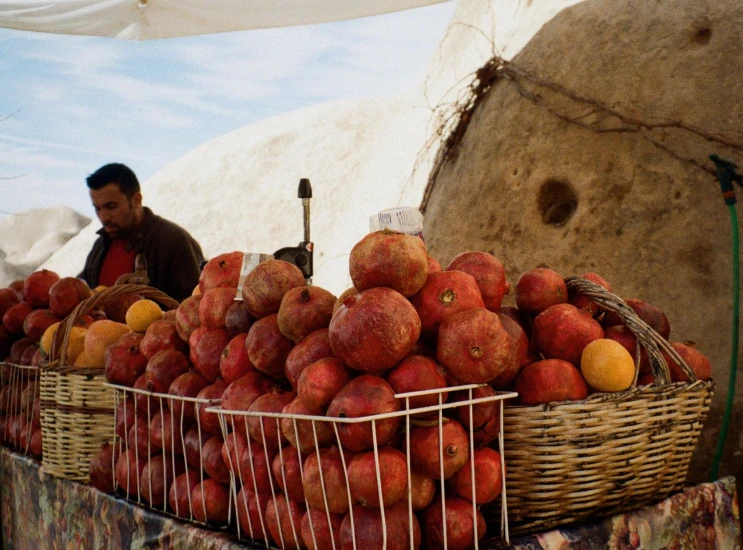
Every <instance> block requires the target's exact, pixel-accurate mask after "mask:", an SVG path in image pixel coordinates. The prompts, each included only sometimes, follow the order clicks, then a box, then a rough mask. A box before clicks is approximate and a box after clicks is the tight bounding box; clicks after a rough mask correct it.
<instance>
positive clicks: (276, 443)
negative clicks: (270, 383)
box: [247, 391, 296, 449]
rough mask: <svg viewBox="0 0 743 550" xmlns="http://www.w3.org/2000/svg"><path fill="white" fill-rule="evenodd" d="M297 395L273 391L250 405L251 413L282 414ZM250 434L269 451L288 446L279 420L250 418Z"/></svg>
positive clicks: (261, 417)
mask: <svg viewBox="0 0 743 550" xmlns="http://www.w3.org/2000/svg"><path fill="white" fill-rule="evenodd" d="M295 397H296V394H295V393H293V392H282V391H271V392H269V393H265V394H263V395H261V396H260V397H258V398H257V399H256V400H255V401H253V403H252V404H251V405H250V407H249V408H248V410H249V411H250V412H261V413H280V412H282V411H283V409H284V407H286V406H287V405H288V404H289V403H291V402H292V401H293V400H294V398H295ZM247 418H248V433H249V434H250V437H252V438H253V440H254V441H258V442H259V443H261V444H262V445H265V446H266V448H268V449H278V448H279V447H282V446H284V445H285V444H286V442H287V439H286V437H285V436H284V434H283V432H282V431H281V426H280V421H279V419H278V418H271V417H263V416H260V417H259V416H248V417H247Z"/></svg>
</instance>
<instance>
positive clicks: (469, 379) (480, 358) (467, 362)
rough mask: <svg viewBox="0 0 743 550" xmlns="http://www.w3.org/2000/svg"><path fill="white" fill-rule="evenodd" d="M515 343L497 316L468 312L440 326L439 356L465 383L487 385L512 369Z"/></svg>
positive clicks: (451, 372) (483, 312)
mask: <svg viewBox="0 0 743 550" xmlns="http://www.w3.org/2000/svg"><path fill="white" fill-rule="evenodd" d="M512 350H513V341H512V339H511V336H510V334H509V333H508V331H507V330H506V329H505V328H503V324H502V323H501V321H500V318H499V317H498V314H497V313H493V312H492V311H488V310H487V309H469V310H466V311H461V312H459V313H455V314H454V315H450V316H449V317H447V318H446V319H444V321H443V322H442V323H441V326H440V328H439V338H438V344H437V347H436V357H437V358H438V360H439V362H440V363H441V365H442V366H443V367H444V368H445V369H446V371H447V373H448V374H449V375H450V376H452V377H453V378H454V379H455V380H457V381H458V382H460V383H462V384H479V383H484V382H488V381H489V380H492V379H494V378H496V377H498V376H499V375H500V374H501V373H503V372H504V371H506V370H508V369H509V368H510V367H511V361H512V357H513V351H512Z"/></svg>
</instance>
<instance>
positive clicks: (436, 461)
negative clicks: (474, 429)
mask: <svg viewBox="0 0 743 550" xmlns="http://www.w3.org/2000/svg"><path fill="white" fill-rule="evenodd" d="M441 431H442V439H441V444H439V426H438V424H436V425H433V426H412V427H411V428H410V465H411V467H412V468H415V469H416V470H417V471H419V472H421V473H423V474H425V475H427V476H429V477H432V478H434V479H441V475H442V468H441V460H440V456H439V454H440V450H441V449H442V448H443V476H444V479H449V478H450V477H451V476H453V475H454V474H455V473H456V472H457V470H459V469H460V468H461V467H462V466H464V464H465V463H466V462H467V459H468V458H469V456H470V450H469V441H468V439H467V433H466V432H465V431H464V428H462V425H461V424H460V423H459V422H457V421H456V420H449V421H448V422H444V423H443V424H442V426H441Z"/></svg>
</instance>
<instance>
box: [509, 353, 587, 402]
mask: <svg viewBox="0 0 743 550" xmlns="http://www.w3.org/2000/svg"><path fill="white" fill-rule="evenodd" d="M513 389H514V391H516V392H518V394H519V401H520V402H521V403H522V404H523V405H539V404H541V403H549V402H551V401H567V400H580V399H585V398H586V397H588V386H587V385H586V381H585V380H584V379H583V376H582V375H581V373H580V371H579V370H578V369H577V368H576V366H575V365H573V364H572V363H569V362H567V361H563V360H562V359H544V360H542V361H537V362H536V363H532V364H530V365H527V366H526V367H524V369H523V370H522V371H521V372H520V373H519V375H518V376H517V377H516V380H515V381H514V388H513Z"/></svg>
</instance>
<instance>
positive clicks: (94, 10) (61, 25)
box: [0, 0, 446, 40]
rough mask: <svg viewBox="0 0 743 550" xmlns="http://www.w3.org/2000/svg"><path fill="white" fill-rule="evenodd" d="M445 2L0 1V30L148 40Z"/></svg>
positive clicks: (389, 0)
mask: <svg viewBox="0 0 743 550" xmlns="http://www.w3.org/2000/svg"><path fill="white" fill-rule="evenodd" d="M444 1H446V0H16V1H7V0H0V27H6V28H10V29H18V30H26V31H36V32H47V33H55V34H77V35H87V36H108V37H112V38H121V39H128V40H151V39H156V38H174V37H177V36H192V35H197V34H210V33H219V32H228V31H238V30H245V29H260V28H268V27H286V26H291V25H307V24H312V23H324V22H328V21H341V20H344V19H353V18H356V17H364V16H368V15H379V14H383V13H390V12H393V11H400V10H405V9H410V8H417V7H421V6H426V5H430V4H437V3H440V2H444Z"/></svg>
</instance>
